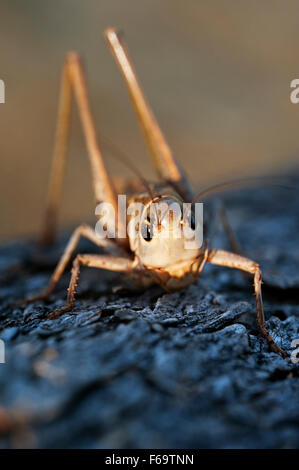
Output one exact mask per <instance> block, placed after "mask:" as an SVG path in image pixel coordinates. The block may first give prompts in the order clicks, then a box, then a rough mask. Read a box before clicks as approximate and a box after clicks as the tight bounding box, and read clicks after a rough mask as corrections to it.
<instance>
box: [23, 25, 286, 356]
mask: <svg viewBox="0 0 299 470" xmlns="http://www.w3.org/2000/svg"><path fill="white" fill-rule="evenodd" d="M105 38H106V41H107V43H108V45H109V47H110V49H111V51H112V54H113V56H114V58H115V59H116V62H117V64H118V66H119V68H120V71H121V74H122V76H123V79H124V82H125V84H126V86H127V88H128V92H129V95H130V98H131V100H132V103H133V106H134V109H135V112H136V114H137V119H138V122H139V124H140V127H141V130H142V133H143V137H144V139H145V142H146V144H147V146H148V148H149V151H150V154H151V157H152V159H153V163H154V164H155V166H156V168H157V171H158V173H159V176H160V178H161V179H162V181H163V184H164V188H163V187H161V185H160V186H158V185H152V186H150V185H147V186H146V185H145V187H146V188H147V189H146V191H145V192H143V193H142V192H141V191H139V192H137V193H136V194H132V196H131V200H133V201H141V202H142V203H143V204H144V205H145V210H144V211H143V213H142V216H141V219H140V228H142V227H144V225H146V224H148V212H149V208H150V207H151V205H152V204H154V203H155V202H157V201H160V200H163V201H164V202H165V203H166V204H168V205H171V204H172V203H173V202H176V203H178V204H180V205H182V204H183V201H186V202H190V201H192V203H194V202H195V201H197V200H198V199H199V198H200V197H204V196H205V195H206V194H207V193H209V190H207V191H204V192H202V193H200V195H198V196H196V197H195V198H194V195H193V192H192V189H191V186H190V184H189V182H188V180H187V178H186V176H185V173H184V171H183V170H182V168H181V167H180V165H179V163H178V162H177V160H176V159H175V157H174V155H173V154H172V151H171V149H170V147H169V145H168V143H167V142H166V140H165V137H164V135H163V133H162V131H161V129H160V127H159V125H158V123H157V121H156V119H155V117H154V115H153V112H152V110H151V108H150V106H149V104H148V102H147V100H146V98H145V96H144V93H143V91H142V88H141V86H140V83H139V81H138V78H137V76H136V72H135V70H134V67H133V64H132V61H131V59H130V57H129V54H128V51H127V49H126V47H125V45H124V43H123V41H122V38H121V36H120V34H119V33H118V32H117V30H116V29H115V28H111V27H110V28H108V29H107V30H106V31H105ZM72 93H74V96H75V99H76V103H77V106H78V110H79V115H80V120H81V123H82V127H83V131H84V137H85V141H86V146H87V150H88V157H89V161H90V166H91V171H92V183H93V191H94V196H95V200H96V203H97V204H99V203H101V202H102V201H106V202H108V203H110V204H111V205H112V206H113V208H114V210H115V214H116V215H117V210H118V207H117V193H116V189H115V185H114V184H113V182H112V180H111V178H110V176H109V174H108V172H107V170H106V167H105V164H104V160H103V157H102V152H101V150H100V146H99V141H98V138H97V134H96V130H95V125H94V121H93V118H92V114H91V110H90V103H89V98H88V94H87V87H86V82H85V75H84V72H83V68H82V64H81V62H80V58H79V57H78V55H77V54H76V53H75V52H70V53H69V54H68V55H67V57H66V60H65V64H64V67H63V73H62V85H61V95H60V102H59V112H58V123H57V133H56V141H55V149H54V157H53V163H52V171H51V178H50V185H49V192H48V199H47V207H46V216H45V222H44V225H43V231H42V242H43V243H44V244H49V243H51V242H52V241H53V240H54V235H55V230H56V220H57V214H58V209H59V204H60V198H61V190H62V184H63V175H64V169H65V163H66V153H67V143H68V134H69V127H70V117H71V102H72ZM222 186H223V188H224V189H225V184H224V185H222ZM219 187H220V189H221V185H219ZM215 188H216V189H217V187H215ZM215 188H214V189H215ZM212 189H213V188H212ZM210 190H211V188H210ZM210 192H211V191H210ZM214 192H215V191H214ZM161 217H162V216H161V214H160V215H157V217H156V219H155V221H154V225H155V227H154V229H155V231H156V233H158V236H157V237H151V235H150V233H148V232H146V235H144V230H139V235H138V236H137V237H133V238H132V237H130V233H129V232H128V234H127V232H125V234H126V236H125V237H122V238H121V237H115V239H109V240H108V239H107V238H106V239H101V238H100V237H99V236H98V235H97V234H96V232H95V230H94V229H93V228H91V227H90V226H87V225H80V226H79V227H78V228H77V229H76V230H75V231H74V233H73V234H72V236H71V238H70V240H69V242H68V244H67V247H66V249H65V251H64V253H63V255H62V257H61V259H60V261H59V262H58V264H57V267H56V269H55V271H54V273H53V275H52V277H51V280H50V282H49V285H48V287H47V288H46V289H45V290H44V291H43V292H42V293H41V294H40V295H38V296H35V297H32V298H30V299H28V300H25V301H24V302H25V303H28V302H32V301H36V300H42V299H46V298H47V297H48V296H49V295H50V294H51V293H52V291H53V289H54V287H55V285H56V284H57V282H58V281H59V279H60V277H61V275H62V274H63V272H64V270H65V269H66V267H67V265H68V263H69V262H70V261H71V259H72V257H73V255H74V252H75V250H76V247H77V245H78V243H79V240H80V238H81V237H86V238H87V239H89V240H91V241H92V242H93V243H95V245H97V246H99V247H101V248H103V249H104V251H105V252H106V254H105V255H101V254H99V255H94V254H78V255H77V256H76V257H75V259H74V260H73V264H72V270H71V279H70V284H69V288H68V295H67V302H66V305H65V307H63V308H60V309H56V310H55V311H54V312H53V313H51V314H50V316H49V317H50V318H57V317H58V316H60V315H62V314H63V313H64V312H67V311H70V310H71V309H72V308H73V306H74V301H75V293H76V286H77V282H78V279H79V273H80V268H81V266H90V267H93V268H99V269H109V270H112V271H117V272H120V273H126V274H127V275H128V276H129V277H131V279H132V280H133V281H134V282H136V283H137V284H139V285H142V286H144V287H146V286H148V285H150V284H152V283H158V284H160V285H161V286H162V287H164V288H165V289H166V290H167V291H172V290H176V289H180V288H184V287H186V286H188V285H190V284H192V283H193V282H194V281H195V280H196V279H197V278H198V277H199V276H200V274H201V271H202V269H203V267H204V265H205V263H211V264H215V265H219V266H226V267H228V268H235V269H239V270H241V271H244V272H246V273H249V274H251V275H253V279H254V291H255V296H256V309H257V324H258V328H259V331H260V333H261V335H262V336H263V337H264V338H265V340H266V341H267V343H268V346H269V348H270V350H271V351H274V352H276V353H280V354H282V356H284V357H286V353H285V351H283V350H282V349H281V348H280V347H279V346H278V345H277V344H276V343H275V341H274V340H273V338H272V337H271V335H270V334H269V332H268V331H267V328H266V324H265V318H264V311H263V301H262V293H261V283H262V281H261V270H260V268H259V265H258V264H257V263H255V262H254V261H252V260H251V259H248V258H245V257H243V256H242V255H241V254H240V251H239V250H238V248H237V245H236V243H235V242H234V239H233V234H232V231H231V229H230V227H229V225H228V221H227V220H226V219H225V218H224V217H222V222H223V226H224V229H225V231H226V233H227V236H228V238H229V240H230V242H231V245H232V247H233V252H228V251H224V250H218V249H211V248H209V247H208V245H207V243H204V244H202V246H201V247H197V248H194V249H185V248H184V237H182V236H181V237H177V238H176V237H175V236H171V237H168V238H167V237H163V231H164V230H165V227H164V224H163V223H162V222H163V221H162V218H161ZM117 220H118V221H119V220H120V219H119V218H117ZM119 223H120V222H119ZM185 224H189V225H190V224H192V219H191V222H190V218H185V217H183V218H182V220H181V225H185ZM119 228H122V229H123V228H124V227H119ZM168 228H169V227H168ZM175 230H179V226H176V227H173V231H175ZM172 235H175V233H174V234H172ZM208 239H209V237H208Z"/></svg>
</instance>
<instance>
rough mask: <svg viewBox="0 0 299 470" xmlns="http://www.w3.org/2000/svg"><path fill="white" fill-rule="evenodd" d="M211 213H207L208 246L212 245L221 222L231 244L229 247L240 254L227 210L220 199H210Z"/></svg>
mask: <svg viewBox="0 0 299 470" xmlns="http://www.w3.org/2000/svg"><path fill="white" fill-rule="evenodd" d="M210 207H211V209H210V210H211V214H210V213H208V215H209V220H210V221H211V222H210V223H209V226H208V231H207V234H206V237H207V238H208V240H209V246H210V248H211V247H212V243H213V239H214V238H215V237H216V234H217V233H218V230H219V224H220V223H221V225H222V227H223V229H224V233H225V235H226V238H227V240H228V242H229V244H230V246H231V249H232V251H233V252H234V253H236V254H238V255H240V256H242V250H241V248H240V246H239V243H238V241H237V238H236V236H235V234H234V231H233V229H232V226H231V224H230V222H229V220H228V216H227V211H226V209H225V206H224V204H223V202H222V201H221V200H220V199H217V200H215V201H212V203H211V206H210Z"/></svg>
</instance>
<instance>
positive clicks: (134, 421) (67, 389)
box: [0, 188, 299, 448]
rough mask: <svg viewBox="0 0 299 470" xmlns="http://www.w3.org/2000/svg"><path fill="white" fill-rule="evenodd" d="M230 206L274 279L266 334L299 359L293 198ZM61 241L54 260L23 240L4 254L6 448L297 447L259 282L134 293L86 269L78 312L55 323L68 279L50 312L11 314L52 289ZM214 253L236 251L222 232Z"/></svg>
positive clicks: (295, 384)
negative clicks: (259, 318) (255, 288)
mask: <svg viewBox="0 0 299 470" xmlns="http://www.w3.org/2000/svg"><path fill="white" fill-rule="evenodd" d="M226 199H227V207H228V209H229V214H230V218H231V220H232V223H233V225H234V226H235V227H236V229H237V234H238V237H239V240H240V242H241V244H242V246H243V247H244V251H245V253H246V255H247V256H251V257H253V258H254V259H256V260H257V261H259V262H260V263H261V265H262V268H263V271H264V279H265V281H266V284H265V285H264V299H265V311H266V315H267V318H268V321H267V324H268V328H269V329H270V331H271V332H272V334H273V335H274V337H275V338H276V340H277V342H278V343H279V344H282V346H283V347H284V348H285V349H287V350H288V351H289V352H292V348H291V344H290V343H291V340H292V339H295V338H299V319H298V314H299V294H298V288H299V272H298V263H299V247H298V230H299V215H298V203H297V201H296V194H295V193H294V192H293V191H291V190H282V189H281V190H278V189H270V188H267V189H263V190H259V191H254V190H251V191H246V192H245V191H242V192H238V193H237V192H235V193H234V194H231V195H230V196H229V197H227V198H226ZM65 240H66V239H65V238H63V239H62V240H61V241H60V243H59V244H57V246H55V247H54V248H53V249H51V250H49V251H47V252H45V253H39V252H38V250H37V248H36V246H35V245H34V244H33V243H31V242H25V241H24V242H23V241H20V242H13V243H10V244H6V245H4V246H2V247H1V249H0V279H1V287H0V302H1V304H0V305H1V310H0V338H2V339H3V340H4V341H5V345H6V364H0V399H1V407H2V408H0V446H1V447H104V448H107V447H108V448H115V447H116V448H124V447H129V448H130V447H137V448H139V447H160V448H161V447H164V448H168V447H169V448H175V447H181V448H183V447H191V448H195V447H199V448H205V447H208V448H219V447H220V448H227V447H234V448H235V447H237V448H240V447H245V448H252V447H257V448H277V447H279V448H280V447H298V443H299V393H298V392H299V367H298V364H295V363H293V362H292V361H291V360H290V359H287V360H284V359H282V358H281V357H280V356H278V355H275V354H273V353H269V352H268V351H267V347H266V345H265V343H264V341H263V340H262V339H261V338H260V336H259V335H258V334H257V331H256V325H255V305H254V298H253V296H252V290H251V289H252V284H251V282H249V281H248V280H246V279H244V278H243V277H242V276H241V275H240V274H239V273H238V272H235V271H232V270H229V269H225V268H218V267H207V268H206V269H205V270H204V272H203V274H202V278H201V279H200V282H199V281H198V282H197V284H195V285H193V286H191V287H190V288H189V289H186V290H185V291H181V292H177V293H174V294H165V293H164V292H162V291H161V290H160V288H159V287H153V288H151V289H149V290H147V291H146V292H140V291H139V292H137V291H134V290H131V289H130V290H129V289H128V287H122V286H123V281H122V278H120V277H119V276H118V275H116V274H112V273H108V272H104V271H98V270H97V271H96V270H91V269H89V270H88V269H86V270H83V271H82V276H81V281H80V284H79V295H78V300H77V304H76V308H75V309H74V311H73V312H72V313H71V314H66V315H64V316H63V317H61V318H60V319H58V320H54V321H49V320H47V314H48V313H50V312H51V311H52V310H53V309H54V308H56V307H57V306H60V305H62V304H63V302H64V299H65V293H66V286H67V283H68V279H69V273H66V275H65V276H64V278H63V280H62V281H61V282H60V284H59V286H58V288H57V290H56V291H55V294H53V295H52V296H51V297H50V299H49V301H48V302H47V303H41V302H40V303H38V302H37V303H35V304H33V305H29V306H26V307H12V306H10V302H12V301H13V300H16V299H18V298H22V297H24V296H27V295H29V294H30V293H33V292H37V291H39V290H40V289H41V288H42V287H43V286H44V285H45V284H46V282H47V279H48V277H49V275H50V273H51V271H52V270H53V268H54V266H55V263H56V261H57V259H58V257H59V254H60V253H61V250H62V248H63V246H64V244H65ZM217 245H220V246H222V247H227V245H226V242H225V239H224V237H223V235H220V236H219V237H218V240H217ZM90 250H93V248H92V247H91V246H90V245H89V244H88V243H86V244H84V243H82V244H81V245H80V251H90Z"/></svg>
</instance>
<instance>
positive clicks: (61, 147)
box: [41, 52, 126, 244]
mask: <svg viewBox="0 0 299 470" xmlns="http://www.w3.org/2000/svg"><path fill="white" fill-rule="evenodd" d="M72 91H73V92H74V95H75V98H76V102H77V105H78V110H79V115H80V120H81V124H82V127H83V131H84V136H85V141H86V146H87V150H88V156H89V160H90V166H91V171H92V181H93V190H94V195H95V200H96V203H99V202H102V201H105V202H109V203H111V204H112V205H113V207H114V210H115V213H116V214H117V197H116V192H115V189H114V186H113V183H112V181H111V179H110V177H109V175H108V172H107V169H106V167H105V164H104V160H103V157H102V153H101V150H100V146H99V142H98V137H97V133H96V130H95V125H94V121H93V118H92V114H91V109H90V103H89V98H88V94H87V86H86V82H85V76H84V72H83V68H82V64H81V61H80V58H79V56H78V55H77V54H76V53H75V52H70V53H69V54H68V55H67V57H66V60H65V64H64V67H63V72H62V82H61V92H60V100H59V110H58V119H57V131H56V138H55V148H54V155H53V161H52V170H51V177H50V184H49V189H48V197H47V204H46V213H45V220H44V224H43V227H42V233H41V242H42V243H43V244H50V243H52V242H53V240H54V237H55V231H56V223H57V215H58V209H59V204H60V199H61V193H62V184H63V177H64V173H65V164H66V154H67V147H68V136H69V129H70V117H71V104H72ZM124 240H125V239H119V243H123V244H124V243H126V241H124Z"/></svg>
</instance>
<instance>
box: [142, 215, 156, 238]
mask: <svg viewBox="0 0 299 470" xmlns="http://www.w3.org/2000/svg"><path fill="white" fill-rule="evenodd" d="M141 234H142V237H143V239H144V240H145V241H146V242H150V241H151V239H152V238H153V237H152V231H151V221H150V218H149V217H147V219H146V221H145V222H144V224H143V227H142V230H141Z"/></svg>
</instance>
